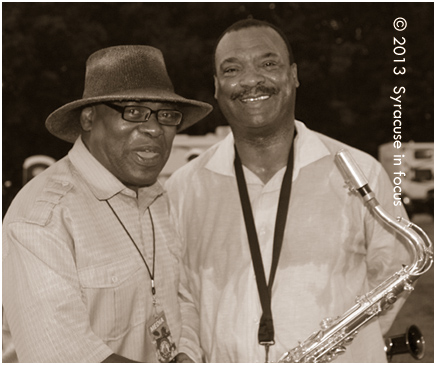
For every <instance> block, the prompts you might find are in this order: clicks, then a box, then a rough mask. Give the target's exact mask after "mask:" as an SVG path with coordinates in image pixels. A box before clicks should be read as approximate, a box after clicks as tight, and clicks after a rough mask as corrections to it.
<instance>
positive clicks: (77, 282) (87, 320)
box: [3, 138, 181, 363]
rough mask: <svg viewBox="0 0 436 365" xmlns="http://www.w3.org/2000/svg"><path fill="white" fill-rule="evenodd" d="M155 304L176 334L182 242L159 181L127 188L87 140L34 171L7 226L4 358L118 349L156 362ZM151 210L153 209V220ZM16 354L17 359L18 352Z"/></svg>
mask: <svg viewBox="0 0 436 365" xmlns="http://www.w3.org/2000/svg"><path fill="white" fill-rule="evenodd" d="M107 202H109V203H110V205H111V206H112V207H113V209H114V210H115V212H116V214H117V215H118V216H119V218H120V220H121V221H122V222H123V224H124V225H125V227H126V229H127V230H128V232H129V234H130V235H131V236H132V238H133V240H134V241H135V243H136V244H137V246H138V248H139V250H140V251H141V252H142V255H143V256H144V258H145V260H146V262H147V264H148V266H149V268H150V271H152V268H153V229H154V235H155V247H156V252H155V255H156V256H155V285H156V298H157V308H156V311H157V312H160V311H162V310H164V311H165V315H166V318H167V321H168V324H169V327H170V331H171V333H172V338H173V340H174V341H176V342H178V339H179V336H180V324H181V318H180V309H179V305H178V299H177V290H178V282H179V274H178V265H179V253H180V245H179V244H177V242H178V241H176V240H175V235H174V232H173V230H172V229H171V227H170V225H169V216H168V202H167V199H166V195H163V189H162V187H161V185H160V184H159V183H156V184H154V185H152V186H150V187H146V188H141V189H139V191H138V195H137V194H136V192H134V191H133V190H130V189H128V188H126V187H125V186H124V185H123V184H122V183H121V182H120V181H118V180H117V179H116V178H115V177H114V176H113V175H112V174H111V173H110V172H109V171H108V170H106V169H105V168H104V167H103V166H102V165H101V164H100V163H99V162H98V161H97V160H96V159H95V158H94V157H93V156H92V155H91V154H90V153H89V151H88V150H87V149H86V147H85V146H84V144H83V142H82V140H81V139H80V138H79V139H78V140H77V141H76V143H75V145H74V147H73V148H72V149H71V151H70V152H69V154H68V156H67V157H65V158H63V159H62V160H60V161H58V162H57V163H56V164H54V165H53V166H51V167H50V168H48V169H47V170H46V171H44V172H43V173H41V174H40V175H38V176H37V177H35V178H34V179H32V180H31V181H30V182H29V183H28V184H26V186H24V188H23V189H22V191H21V192H20V193H19V194H18V195H17V197H16V199H15V200H14V201H13V203H12V205H11V207H10V209H9V211H8V213H7V215H6V217H5V220H4V224H3V361H4V362H9V361H14V360H15V361H17V360H18V361H20V362H54V363H58V362H70V363H75V362H77V363H81V362H101V361H103V360H104V359H105V358H107V357H108V356H109V355H111V354H112V353H116V354H118V355H122V356H124V357H126V358H129V359H132V360H136V361H140V362H157V359H156V353H155V350H154V349H153V347H152V343H151V337H150V335H149V334H148V329H147V326H146V322H147V321H149V320H150V319H151V318H152V317H153V315H154V307H153V304H152V294H151V280H150V276H149V273H148V272H147V269H146V266H145V264H144V262H143V260H142V258H141V256H140V254H139V252H138V251H137V249H136V248H135V246H134V244H133V242H132V241H131V240H130V239H129V237H128V235H127V233H126V231H125V230H124V229H123V227H122V225H121V224H120V222H119V221H118V219H117V218H116V216H115V214H114V213H113V212H112V210H111V208H110V207H109V206H108V203H107ZM148 210H150V212H151V218H150V215H149V212H148ZM17 356H18V359H17Z"/></svg>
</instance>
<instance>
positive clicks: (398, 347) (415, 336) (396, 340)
mask: <svg viewBox="0 0 436 365" xmlns="http://www.w3.org/2000/svg"><path fill="white" fill-rule="evenodd" d="M385 352H386V355H387V357H388V360H389V362H390V361H391V360H392V357H393V356H394V355H398V354H406V353H409V354H410V355H412V356H413V358H414V359H416V360H421V359H422V358H423V357H424V354H425V340H424V336H423V335H422V333H421V331H420V330H419V328H418V327H417V326H415V325H412V326H410V327H408V328H407V329H406V333H403V334H401V335H395V336H392V337H388V338H385Z"/></svg>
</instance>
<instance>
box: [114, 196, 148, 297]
mask: <svg viewBox="0 0 436 365" xmlns="http://www.w3.org/2000/svg"><path fill="white" fill-rule="evenodd" d="M106 203H107V204H108V205H109V207H110V208H111V210H112V212H113V213H114V214H115V217H117V219H118V222H120V224H121V226H122V227H123V228H124V231H125V232H126V233H127V235H128V236H129V238H130V240H131V241H132V242H133V245H134V246H135V248H136V250H137V251H138V253H139V255H140V256H141V258H142V261H144V264H145V267H146V268H147V271H148V275H150V280H151V293H152V294H153V295H156V288H155V286H154V268H155V261H156V236H155V232H154V223H153V217H152V216H151V211H150V207H148V208H147V210H148V214H149V216H150V222H151V229H152V232H153V267H152V271H150V268H149V267H148V265H147V261H145V257H144V255H143V254H142V252H141V250H140V249H139V247H138V245H137V244H136V242H135V240H134V239H133V237H132V236H131V235H130V233H129V231H128V230H127V228H126V226H125V225H124V224H123V222H122V221H121V219H120V217H119V216H118V214H117V213H116V212H115V210H114V208H113V207H112V205H111V204H110V203H109V201H108V200H106Z"/></svg>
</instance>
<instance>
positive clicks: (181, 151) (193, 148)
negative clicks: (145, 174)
mask: <svg viewBox="0 0 436 365" xmlns="http://www.w3.org/2000/svg"><path fill="white" fill-rule="evenodd" d="M229 132H230V127H227V126H221V127H217V128H216V130H215V133H208V134H206V135H202V136H190V135H187V134H176V136H175V138H174V141H173V148H172V150H171V154H170V157H169V159H168V161H167V163H166V165H165V167H164V168H163V170H162V172H161V173H160V175H159V181H160V182H161V183H162V184H163V183H164V182H165V181H166V179H168V178H169V177H170V176H171V174H172V173H173V172H174V171H176V170H177V169H178V168H179V167H182V166H183V165H184V164H186V163H188V162H189V161H191V160H192V159H194V158H196V157H197V156H198V155H199V154H200V153H202V152H204V151H206V150H207V149H208V148H209V147H211V146H213V145H214V144H215V143H218V142H219V141H221V140H222V139H224V138H225V137H226V136H227V134H228V133H229Z"/></svg>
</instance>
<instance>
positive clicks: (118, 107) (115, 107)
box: [102, 102, 183, 127]
mask: <svg viewBox="0 0 436 365" xmlns="http://www.w3.org/2000/svg"><path fill="white" fill-rule="evenodd" d="M102 104H103V105H106V106H107V107H109V108H111V109H113V110H116V111H117V112H118V113H120V114H121V118H123V119H124V120H125V121H127V122H130V123H145V122H148V120H149V119H150V117H151V116H152V114H156V120H157V121H158V122H159V124H162V125H167V126H175V127H176V126H178V125H180V123H182V120H183V113H182V112H181V111H179V110H175V109H159V110H153V109H151V108H149V107H148V106H142V105H124V106H121V105H117V104H112V103H107V102H106V103H102ZM131 107H139V108H144V109H148V110H150V115H149V116H148V118H147V119H145V120H129V119H126V118H125V116H124V112H125V110H126V108H131ZM161 111H171V112H178V113H180V116H181V117H180V121H179V122H178V123H177V124H168V123H162V122H161V121H160V120H159V114H158V113H159V112H161Z"/></svg>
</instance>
